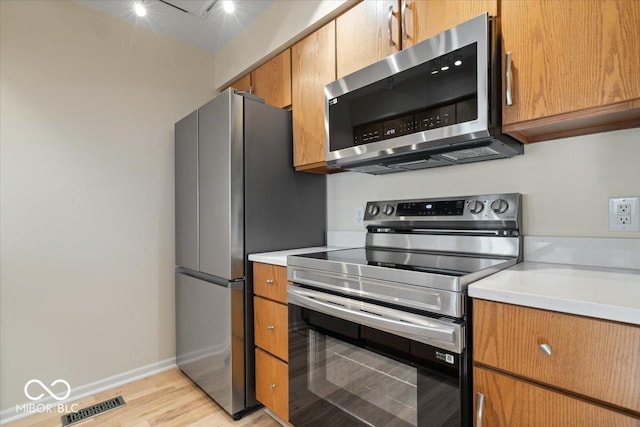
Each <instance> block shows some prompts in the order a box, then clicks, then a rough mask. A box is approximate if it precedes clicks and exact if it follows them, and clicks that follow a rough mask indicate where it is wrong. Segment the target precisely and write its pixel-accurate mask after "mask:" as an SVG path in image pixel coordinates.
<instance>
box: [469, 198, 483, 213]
mask: <svg viewBox="0 0 640 427" xmlns="http://www.w3.org/2000/svg"><path fill="white" fill-rule="evenodd" d="M483 209H484V203H482V202H481V201H480V200H472V201H470V202H469V212H471V213H472V214H474V215H476V214H479V213H480V212H482V210H483Z"/></svg>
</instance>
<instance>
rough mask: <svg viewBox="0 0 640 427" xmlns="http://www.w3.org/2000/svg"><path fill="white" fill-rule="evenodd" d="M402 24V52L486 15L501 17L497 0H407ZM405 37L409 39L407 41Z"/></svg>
mask: <svg viewBox="0 0 640 427" xmlns="http://www.w3.org/2000/svg"><path fill="white" fill-rule="evenodd" d="M405 2H406V3H405V4H406V11H405V19H404V22H402V24H403V25H404V27H405V28H406V31H403V32H402V48H403V49H404V48H406V47H409V46H413V45H414V44H416V43H419V42H421V41H423V40H426V39H428V38H429V37H431V36H435V35H436V34H438V33H441V32H442V31H445V30H448V29H449V28H451V27H453V26H455V25H458V24H460V23H461V22H464V21H467V20H469V19H471V18H475V17H476V16H478V15H480V14H482V13H484V12H487V13H488V14H489V15H490V16H496V15H497V14H498V1H497V0H418V1H412V0H405ZM405 33H406V39H405V37H404V35H405Z"/></svg>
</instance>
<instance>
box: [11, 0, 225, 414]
mask: <svg viewBox="0 0 640 427" xmlns="http://www.w3.org/2000/svg"><path fill="white" fill-rule="evenodd" d="M0 19H1V21H0V31H1V32H0V55H1V56H0V67H1V68H0V77H1V80H0V84H1V88H0V111H1V114H2V122H1V129H0V144H1V145H0V154H1V164H0V166H1V198H0V202H1V211H0V215H1V222H0V233H1V236H2V239H1V248H0V249H1V257H0V263H1V273H0V283H1V296H0V298H1V306H0V313H1V317H0V328H1V329H0V347H1V350H0V379H1V380H0V398H1V401H0V407H1V408H2V409H7V408H9V407H12V406H13V405H15V404H18V403H24V402H26V401H27V399H26V397H25V396H24V394H23V387H24V385H25V382H26V381H27V380H29V379H32V378H39V379H41V380H42V381H43V382H44V383H45V384H50V383H51V381H53V380H55V379H57V378H63V379H66V380H67V381H69V382H70V383H71V386H72V388H74V387H77V386H80V385H83V384H87V383H89V382H92V381H96V380H99V379H103V378H105V377H108V376H110V375H114V374H117V373H121V372H124V371H128V370H131V369H134V368H138V367H141V366H145V365H149V364H152V363H154V362H158V361H162V360H165V359H170V358H171V357H174V355H175V350H174V347H175V344H174V342H175V341H174V294H173V293H174V285H173V283H174V279H173V265H174V234H173V233H174V222H173V221H174V208H173V200H174V187H173V124H174V122H176V121H177V120H179V119H180V118H182V117H183V116H184V115H186V114H188V113H189V112H190V111H192V110H194V109H195V108H197V107H198V106H199V105H201V104H202V103H204V102H205V101H207V100H208V99H209V98H211V97H212V96H213V95H214V93H215V91H214V86H213V80H214V79H213V72H214V67H213V55H212V54H211V53H209V52H206V51H204V50H200V49H197V48H193V47H190V46H188V45H186V44H183V43H181V42H178V41H175V40H173V39H169V38H166V37H162V36H160V35H158V34H154V33H152V32H151V31H149V30H144V29H137V28H135V27H134V26H133V25H132V24H130V23H127V22H124V21H122V20H119V19H117V18H114V17H111V16H109V15H106V14H102V13H100V12H97V11H95V10H93V9H90V8H87V7H85V6H82V5H79V4H76V3H73V2H70V1H51V0H43V1H22V0H21V1H11V0H9V1H5V0H3V1H0Z"/></svg>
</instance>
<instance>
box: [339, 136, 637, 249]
mask: <svg viewBox="0 0 640 427" xmlns="http://www.w3.org/2000/svg"><path fill="white" fill-rule="evenodd" d="M501 192H520V193H522V194H523V199H524V215H523V216H524V232H525V234H527V235H538V236H592V237H604V236H608V237H636V238H637V237H640V233H628V232H627V233H619V232H618V233H615V232H609V231H608V219H607V218H608V216H607V215H608V198H609V197H610V196H632V195H637V196H640V129H630V130H623V131H616V132H609V133H601V134H594V135H588V136H581V137H575V138H566V139H561V140H555V141H547V142H540V143H536V144H530V145H527V146H525V154H524V155H522V156H517V157H513V158H511V159H503V160H493V161H488V162H480V163H472V164H467V165H457V166H447V167H442V168H434V169H424V170H421V171H413V172H400V173H396V174H391V175H379V176H374V175H366V174H361V173H356V172H346V173H340V174H335V175H330V176H329V177H328V188H327V198H328V200H327V208H328V212H327V214H328V215H327V221H328V227H329V229H331V230H362V226H357V225H356V224H355V220H354V209H355V208H356V207H363V206H365V204H366V202H367V201H370V200H389V199H402V198H420V197H439V196H460V195H468V194H485V193H501Z"/></svg>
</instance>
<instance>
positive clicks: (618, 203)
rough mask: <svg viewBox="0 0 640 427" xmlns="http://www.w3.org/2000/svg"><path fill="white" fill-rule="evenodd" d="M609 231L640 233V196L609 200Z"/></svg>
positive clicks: (611, 198)
mask: <svg viewBox="0 0 640 427" xmlns="http://www.w3.org/2000/svg"><path fill="white" fill-rule="evenodd" d="M609 231H640V196H629V197H610V198H609Z"/></svg>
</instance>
